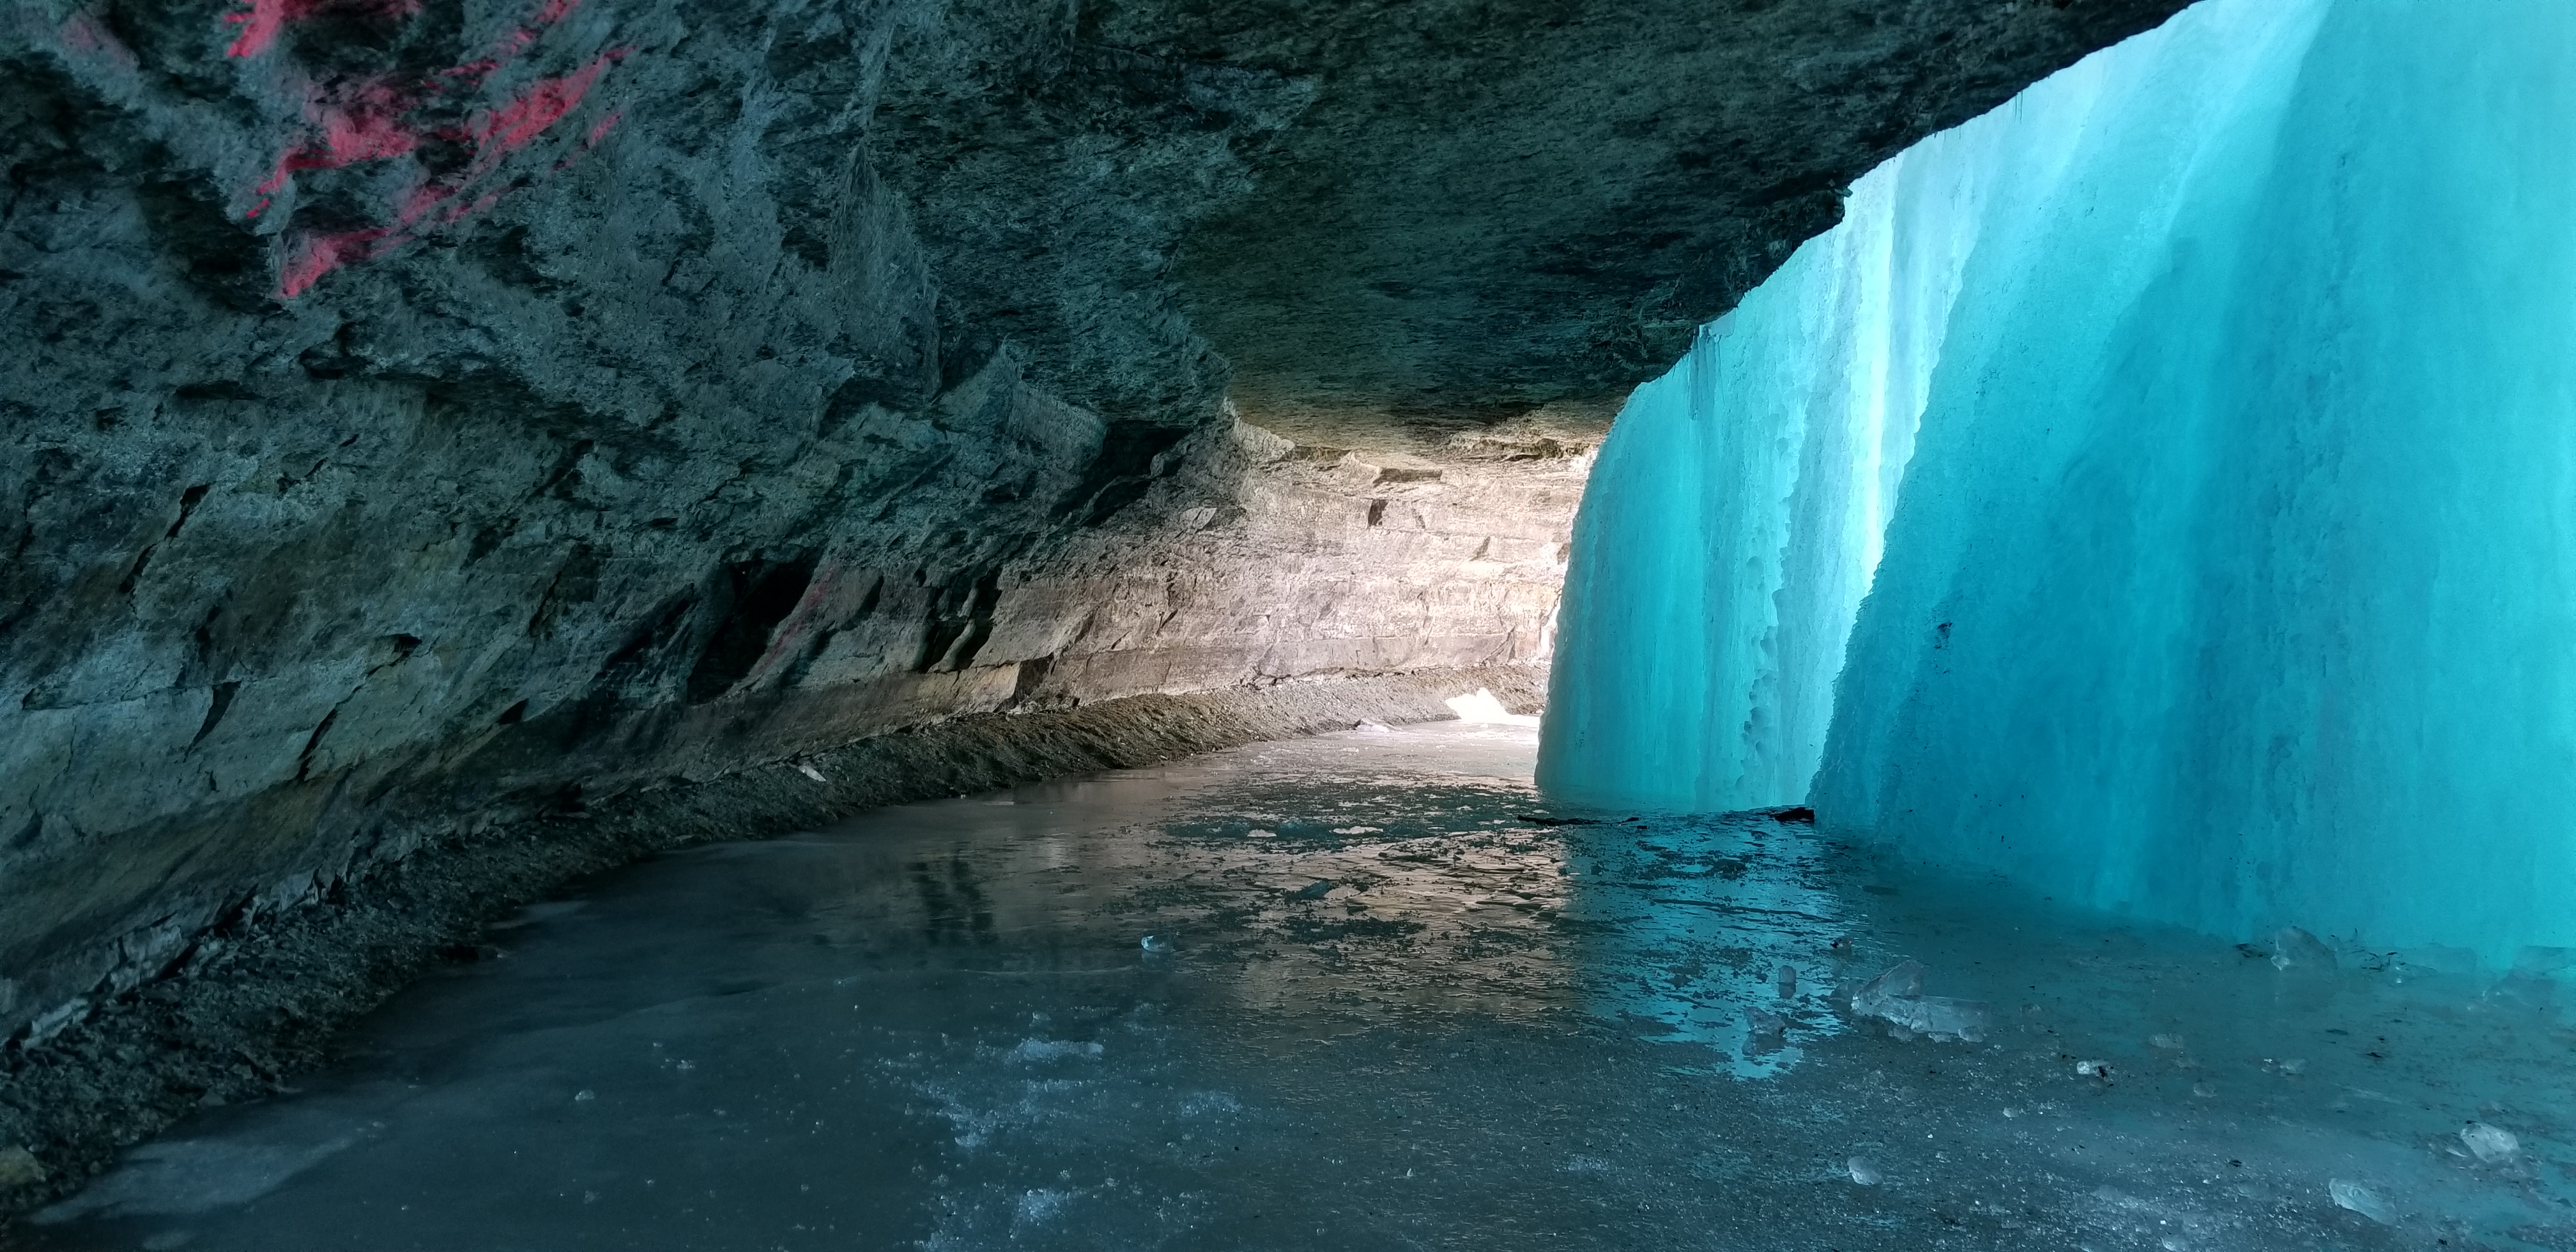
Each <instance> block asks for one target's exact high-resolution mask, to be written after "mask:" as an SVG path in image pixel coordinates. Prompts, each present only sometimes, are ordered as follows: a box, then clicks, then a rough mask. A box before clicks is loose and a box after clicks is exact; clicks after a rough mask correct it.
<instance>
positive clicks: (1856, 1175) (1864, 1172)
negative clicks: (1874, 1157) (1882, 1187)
mask: <svg viewBox="0 0 2576 1252" xmlns="http://www.w3.org/2000/svg"><path fill="white" fill-rule="evenodd" d="M1843 1168H1844V1169H1846V1170H1848V1171H1850V1173H1851V1180H1852V1181H1853V1182H1856V1183H1859V1184H1860V1185H1862V1186H1864V1187H1875V1186H1877V1185H1878V1184H1879V1183H1880V1182H1881V1181H1882V1180H1883V1179H1884V1178H1885V1175H1882V1174H1880V1173H1879V1172H1878V1166H1876V1165H1873V1164H1871V1163H1870V1160H1869V1158H1868V1157H1865V1156H1855V1157H1853V1158H1852V1159H1850V1160H1849V1161H1846V1162H1844V1163H1843Z"/></svg>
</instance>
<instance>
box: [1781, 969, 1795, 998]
mask: <svg viewBox="0 0 2576 1252" xmlns="http://www.w3.org/2000/svg"><path fill="white" fill-rule="evenodd" d="M1779 981H1780V998H1781V999H1783V1000H1786V999H1789V998H1791V997H1793V996H1795V995H1797V994H1798V967H1797V966H1795V965H1783V966H1781V967H1780V975H1779Z"/></svg>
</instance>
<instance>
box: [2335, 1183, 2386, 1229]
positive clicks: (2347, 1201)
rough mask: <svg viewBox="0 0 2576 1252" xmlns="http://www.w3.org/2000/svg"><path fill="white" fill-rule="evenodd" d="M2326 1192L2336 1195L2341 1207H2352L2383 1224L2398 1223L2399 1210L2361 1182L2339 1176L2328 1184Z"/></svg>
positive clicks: (2353, 1209) (2337, 1202)
mask: <svg viewBox="0 0 2576 1252" xmlns="http://www.w3.org/2000/svg"><path fill="white" fill-rule="evenodd" d="M2326 1194H2328V1195H2330V1196H2333V1197H2334V1202H2335V1204H2336V1206H2337V1207H2339V1208H2347V1209H2350V1210H2352V1211H2353V1212H2356V1213H2359V1214H2361V1215H2362V1216H2364V1217H2367V1218H2369V1219H2370V1220H2372V1221H2374V1222H2377V1223H2379V1224H2380V1225H2382V1226H2394V1225H2396V1224H2397V1210H2396V1208H2395V1207H2394V1206H2392V1205H2390V1204H2389V1203H2388V1198H2387V1197H2386V1196H2383V1195H2381V1194H2379V1193H2378V1192H2376V1191H2373V1190H2371V1189H2370V1188H2368V1187H2365V1186H2363V1185H2361V1184H2360V1183H2357V1182H2351V1181H2348V1180H2346V1179H2342V1178H2337V1179H2334V1180H2332V1181H2330V1182H2328V1183H2327V1184H2326Z"/></svg>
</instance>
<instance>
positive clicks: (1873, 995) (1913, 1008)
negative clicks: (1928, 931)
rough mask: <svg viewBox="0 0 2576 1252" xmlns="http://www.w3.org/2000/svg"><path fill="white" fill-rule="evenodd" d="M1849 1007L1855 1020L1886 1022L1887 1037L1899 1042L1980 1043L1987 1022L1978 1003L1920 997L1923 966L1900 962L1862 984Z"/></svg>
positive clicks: (1986, 1017)
mask: <svg viewBox="0 0 2576 1252" xmlns="http://www.w3.org/2000/svg"><path fill="white" fill-rule="evenodd" d="M1851 1007H1852V1012H1853V1013H1854V1014H1856V1015H1858V1016H1861V1017H1874V1018H1877V1019H1878V1020H1880V1021H1883V1022H1886V1023H1887V1024H1888V1027H1889V1030H1890V1033H1892V1034H1894V1035H1896V1037H1898V1038H1900V1039H1905V1038H1911V1037H1913V1036H1915V1035H1924V1036H1927V1037H1930V1038H1933V1039H1956V1040H1959V1041H1962V1042H1965V1043H1982V1042H1984V1041H1985V1038H1986V1027H1987V1025H1988V1022H1989V1020H1990V1015H1989V1014H1988V1013H1987V1011H1986V1006H1985V1005H1984V1004H1983V1003H1981V1002H1979V1001H1975V1000H1953V999H1950V998H1948V997H1946V996H1927V995H1925V994H1923V966H1922V963H1920V962H1918V961H1900V962H1898V963H1896V964H1895V965H1892V966H1889V967H1888V968H1887V969H1886V970H1885V971H1883V972H1881V973H1880V974H1879V976H1878V977H1876V978H1873V979H1870V980H1869V981H1868V982H1866V983H1864V984H1862V985H1861V988H1860V990H1858V991H1855V992H1853V993H1852V998H1851Z"/></svg>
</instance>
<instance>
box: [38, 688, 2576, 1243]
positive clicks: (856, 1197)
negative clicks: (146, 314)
mask: <svg viewBox="0 0 2576 1252" xmlns="http://www.w3.org/2000/svg"><path fill="white" fill-rule="evenodd" d="M1535 749H1536V744H1535V736H1534V735H1532V734H1531V733H1530V731H1529V730H1528V729H1527V728H1526V727H1516V726H1492V725H1474V724H1465V723H1459V722H1439V723H1432V724H1428V725H1423V726H1411V727H1399V728H1395V729H1392V730H1388V731H1385V732H1382V733H1356V732H1343V733H1339V734H1333V735H1327V736H1322V737H1318V738H1315V739H1311V740H1305V741H1300V742H1295V743H1273V744H1257V745H1251V746H1247V747H1244V748H1240V749H1236V750H1233V751H1229V752H1223V753H1217V754H1212V755H1210V756H1208V757H1204V758H1199V759H1196V760H1192V761H1187V762H1180V763H1176V764H1173V765H1169V766H1163V767H1157V768H1154V769H1148V770H1137V771H1129V772H1124V773H1119V774H1113V775H1109V776H1106V777H1102V778H1096V779H1089V780H1076V781H1070V782H1066V783H1061V784H1052V785H1047V786H1038V787H1029V788H1023V789H1021V790H1019V791H1016V792H1013V793H1010V794H1008V795H1005V796H976V797H964V798H957V799H951V800H944V801H939V802H934V803H929V804H921V805H912V806H905V807H902V808H896V809H888V810H882V811H879V812H874V813H869V814H865V815H862V816H860V817H857V818H855V819H853V820H851V821H850V822H848V823H847V824H845V825H843V826H841V827H839V828H837V829H834V830H828V831H818V832H813V833H811V834H807V835H803V836H799V837H796V838H792V839H782V840H775V841H770V842H765V843H757V844H736V845H720V846H710V847H704V848H698V849H693V850H687V851H683V852H679V853H675V854H673V855H669V856H666V857H662V858H658V859H656V860H654V861H651V862H648V863H645V864H641V865H637V866H633V867H630V868H627V869H624V870H620V871H617V872H615V873H612V874H609V875H606V876H603V877H602V878H600V879H597V880H594V881H592V882H589V883H586V884H582V885H581V887H580V890H579V892H578V894H577V895H576V896H575V898H573V899H568V900H562V901H556V902H552V903H551V904H550V905H548V906H544V907H540V908H536V909H531V910H529V911H528V912H526V913H525V914H523V915H521V916H520V917H518V918H515V919H512V921H513V922H514V923H515V924H510V925H508V926H507V927H506V928H505V929H499V930H497V931H496V932H495V933H493V934H492V935H490V936H489V937H488V938H489V940H490V943H491V945H492V946H494V947H496V948H497V949H498V955H497V956H493V957H491V958H489V959H482V960H477V961H474V962H471V963H469V964H462V965H456V966H451V967H447V968H446V969H444V970H443V971H442V972H440V973H439V974H436V975H434V976H432V977H431V978H429V979H428V980H426V981H424V982H423V983H421V984H420V985H417V986H415V987H413V988H411V989H409V990H408V991H406V992H404V993H403V994H402V995H401V996H400V997H398V998H397V1000H396V1001H395V1002H394V1003H393V1004H391V1005H389V1006H387V1008H386V1009H385V1010H384V1011H383V1012H381V1013H379V1014H378V1015H377V1016H376V1017H375V1018H374V1019H373V1020H371V1021H370V1022H368V1023H367V1024H366V1025H365V1026H364V1027H362V1028H361V1029H360V1030H359V1031H357V1032H356V1034H355V1035H354V1036H353V1037H351V1038H350V1039H348V1040H347V1041H346V1043H347V1045H348V1046H347V1048H346V1051H345V1056H346V1058H347V1059H346V1061H345V1063H344V1064H342V1065H340V1066H338V1067H336V1068H335V1069H333V1070H331V1071H328V1072H324V1073H318V1074H312V1075H307V1076H304V1077H300V1078H298V1079H297V1080H296V1086H297V1087H298V1088H300V1091H298V1092H296V1093H293V1094H282V1095H280V1096H279V1097H278V1098H276V1099H273V1100H269V1101H265V1102H258V1103H246V1104H236V1105H230V1106H225V1107H221V1108H214V1109H207V1110H202V1111H200V1112H199V1113H197V1114H196V1115H195V1116H193V1117H192V1118H190V1119H189V1120H188V1121H187V1122H186V1123H185V1124H183V1125H181V1126H178V1127H175V1128H173V1131H172V1133H171V1134H170V1135H169V1137H168V1138H167V1139H165V1140H163V1141H161V1142H159V1143H157V1144H146V1145H142V1146H140V1147H139V1148H137V1149H136V1150H135V1151H134V1152H132V1153H131V1154H130V1155H129V1156H128V1157H127V1158H126V1161H125V1163H124V1164H123V1166H122V1167H121V1168H120V1169H118V1170H117V1171H116V1172H114V1173H111V1174H109V1175H107V1176H106V1177H104V1178H102V1179H100V1180H98V1181H97V1182H95V1183H94V1184H93V1185H92V1186H91V1187H90V1189H89V1190H88V1191H86V1192H84V1193H82V1194H81V1195H78V1196H76V1197H74V1198H73V1199H71V1201H70V1202H69V1203H67V1204H65V1205H64V1206H63V1207H62V1208H61V1209H59V1210H57V1212H56V1214H55V1216H56V1217H57V1218H59V1220H55V1221H50V1222H47V1223H45V1224H41V1225H37V1226H33V1227H30V1228H28V1229H27V1230H25V1231H13V1232H12V1238H13V1240H16V1241H14V1242H12V1243H11V1244H10V1246H11V1248H12V1249H16V1248H19V1247H20V1246H22V1244H23V1246H24V1247H25V1248H26V1249H27V1250H28V1252H111V1250H113V1252H130V1250H131V1249H134V1248H137V1247H141V1248H147V1249H158V1248H174V1247H184V1248H185V1249H187V1252H273V1250H275V1249H299V1250H300V1249H307V1248H339V1247H363V1248H367V1249H378V1248H384V1249H402V1248H426V1249H439V1250H442V1252H444V1250H446V1249H517V1248H543V1249H549V1250H553V1249H603V1250H605V1249H615V1250H617V1252H639V1250H651V1252H658V1250H662V1249H668V1250H671V1252H683V1250H685V1252H775V1250H776V1249H782V1248H783V1249H788V1250H790V1252H845V1250H847V1249H888V1250H892V1249H920V1248H931V1249H940V1248H954V1249H963V1248H1003V1247H1008V1248H1014V1249H1042V1250H1047V1252H1110V1250H1113V1249H1114V1250H1116V1252H1133V1250H1137V1249H1184V1248H1228V1249H1234V1248H1241V1249H1277V1250H1279V1252H1291V1250H1296V1252H1304V1250H1307V1249H1315V1248H1405V1247H1426V1248H1432V1247H1450V1248H1465V1247H1473V1248H1476V1249H1480V1250H1481V1249H1501V1250H1507V1252H1516V1250H1520V1249H1530V1250H1533V1252H1534V1250H1537V1249H1545V1250H1546V1252H1629V1250H1632V1249H1637V1248H1728V1249H1733V1248H1761V1249H1766V1250H1767V1249H1784V1250H1790V1249H1794V1250H1798V1252H1824V1250H1826V1249H1839V1250H1840V1252H1916V1250H1917V1249H1925V1248H1962V1249H1965V1248H1975V1249H1989V1248H1992V1249H2015V1250H2018V1249H2025V1248H2027V1249H2034V1250H2037V1249H2048V1250H2054V1252H2062V1250H2063V1249H2067V1248H2076V1247H2094V1248H2142V1249H2153V1248H2158V1247H2176V1246H2180V1247H2188V1248H2192V1249H2196V1250H2201V1252H2269V1250H2271V1249H2277V1248H2316V1247H2329V1248H2335V1247H2342V1248H2398V1247H2406V1248H2419V1247H2420V1248H2434V1247H2437V1246H2447V1247H2452V1248H2460V1247H2491V1248H2506V1247H2563V1246H2568V1245H2569V1243H2570V1241H2571V1239H2576V1225H2571V1224H2570V1223H2569V1222H2568V1220H2567V1215H2568V1214H2569V1213H2570V1212H2576V1209H2571V1207H2570V1204H2571V1202H2576V1181H2571V1180H2576V1137H2572V1136H2571V1134H2570V1131H2569V1129H2568V1128H2569V1127H2571V1126H2576V1082H2570V1081H2569V1079H2570V1077H2571V1075H2576V1069H2571V1065H2570V1061H2569V1059H2568V1055H2567V1048H2566V1044H2565V1042H2564V1035H2563V1033H2562V1032H2563V1029H2564V1027H2565V1026H2566V1025H2567V1024H2568V1022H2569V1015H2568V1013H2567V1011H2566V1009H2565V1007H2564V1006H2561V1005H2559V1004H2557V1003H2556V1002H2555V998H2554V993H2555V991H2556V990H2557V986H2558V983H2557V981H2556V980H2555V979H2552V978H2549V977H2542V976H2538V975H2537V974H2535V975H2532V976H2529V977H2524V976H2516V977H2515V978H2509V979H2506V980H2503V981H2493V980H2487V979H2482V978H2478V977H2475V976H2473V975H2468V974H2463V973H2458V972H2450V971H2445V970H2440V969H2431V970H2421V971H2419V970H2417V969H2416V968H2415V967H2412V966H2409V965H2406V964H2405V963H2403V962H2399V961H2394V960H2388V959H2364V958H2361V957H2359V956H2355V958H2354V959H2349V960H2344V961H2342V962H2340V963H2339V964H2337V965H2334V966H2323V965H2307V964H2298V965H2293V966H2291V967H2289V968H2286V969H2284V968H2277V967H2275V966H2274V965H2273V964H2272V963H2271V962H2270V961H2268V960H2264V959H2262V957H2263V955H2264V954H2263V953H2262V952H2261V951H2255V952H2252V953H2248V952H2246V951H2242V950H2240V949H2238V948H2237V947H2236V946H2235V945H2233V944H2230V943H2226V942H2222V941H2217V940H2211V939H2207V938H2204V937H2199V936H2194V935H2191V934H2188V933H2186V932H2180V931H2173V930H2160V929H2155V928H2145V927H2138V926H2133V925H2128V924H2126V923H2115V924H2106V923H2105V919H2103V918H2102V917H2101V916H2099V915H2097V914H2090V913H2086V912H2083V911H2081V910H2073V909H2069V908H2067V907H2065V906H2063V905H2061V904H2058V903H2054V902H2046V901H2041V900H2039V899H2038V898H2037V897H2036V896H2035V895H2033V894H2030V893H2019V892H2015V891H2012V890H2010V889H2008V888H2003V887H1998V886H1996V885H1995V884H1994V883H1993V882H1991V881H1990V880H1984V879H1965V880H1962V879H1956V878H1943V877H1937V876H1931V875H1928V874H1925V873H1923V872H1921V871H1918V870H1915V869H1910V868H1908V867H1905V866H1902V865H1896V864H1890V863H1887V862H1885V861H1882V860H1878V859H1875V858H1872V857H1869V856H1865V855H1860V854H1857V853H1854V852H1853V851H1851V850H1849V849H1847V848H1838V847H1836V846H1835V845H1834V844H1833V843H1832V842H1831V841H1829V840H1828V839H1827V838H1825V837H1823V836H1820V835H1819V834H1818V833H1817V832H1816V831H1815V830H1813V829H1812V828H1810V827H1808V826H1806V825H1803V824H1800V823H1796V822H1782V821H1776V820H1772V819H1770V818H1767V817H1760V816H1754V815H1736V816H1731V817H1723V818H1708V817H1656V818H1648V819H1643V820H1638V821H1620V820H1611V821H1597V822H1589V823H1587V822H1583V821H1580V820H1569V815H1565V814H1561V813H1554V812H1550V811H1549V810H1547V809H1546V808H1544V807H1543V806H1542V802H1541V801H1540V800H1539V798H1538V797H1537V796H1535V795H1534V794H1533V793H1532V790H1531V788H1530V785H1529V765H1530V762H1531V759H1532V757H1533V756H1534V754H1535ZM1006 801H1007V802H1006ZM1317 882H1324V883H1329V884H1331V888H1330V889H1329V890H1328V891H1326V892H1325V893H1323V894H1322V895H1320V896H1306V895H1303V894H1302V892H1303V890H1304V889H1305V888H1307V887H1309V886H1311V885H1312V884H1314V883H1317ZM576 906H577V907H576ZM1147 935H1151V936H1155V937H1157V938H1158V939H1160V940H1161V941H1162V942H1161V943H1159V944H1158V945H1154V946H1150V947H1149V946H1146V945H1144V944H1143V943H1142V942H1141V940H1142V938H1143V937H1144V936H1147ZM1783 969H1787V970H1788V971H1790V972H1789V976H1787V977H1782V976H1781V971H1782V970H1783ZM1891 971H1892V973H1891ZM1882 975H1887V976H1883V977H1882ZM1926 991H1929V992H1933V993H1937V996H1938V997H1950V996H1956V997H1962V999H1958V1000H1944V999H1936V996H1928V995H1925V994H1924V992H1926ZM1976 1005H1982V1006H1984V1007H1983V1009H1982V1010H1978V1011H1975V1012H1973V1013H1971V1010H1972V1009H1974V1007H1975V1006H1976ZM1869 1010H1876V1011H1878V1013H1879V1014H1880V1015H1879V1016H1875V1017H1864V1016H1863V1015H1862V1013H1863V1012H1865V1011H1869ZM1971 1021H1973V1022H1974V1024H1975V1026H1976V1032H1975V1033H1976V1034H1978V1035H1980V1036H1982V1038H1981V1040H1980V1041H1978V1042H1973V1043H1971V1042H1967V1041H1966V1040H1964V1039H1961V1038H1954V1037H1950V1036H1955V1035H1966V1034H1968V1033H1969V1032H1968V1031H1967V1030H1965V1029H1962V1027H1964V1026H1966V1025H1967V1024H1969V1023H1970V1022H1971ZM1927 1036H1941V1037H1927ZM2077 1058H2086V1059H2087V1061H2088V1062H2089V1063H2088V1065H2086V1066H2085V1067H2084V1068H2082V1069H2081V1070H2079V1067H2078V1066H2077V1064H2076V1060H2077ZM2338 1186H2340V1187H2341V1188H2342V1190H2341V1192H2340V1193H2338V1191H2337V1190H2336V1188H2337V1187H2338ZM2365 1196H2366V1198H2365ZM2343 1199H2350V1200H2353V1201H2355V1202H2358V1203H2361V1204H2363V1205H2364V1206H2365V1207H2364V1208H2351V1207H2347V1206H2345V1205H2344V1204H2342V1203H2339V1200H2343ZM2383 1221H2389V1222H2392V1223H2393V1224H2389V1225H2382V1224H2381V1223H2382V1222H2383ZM21 1236H23V1238H21ZM2440 1240H2448V1243H2447V1244H2439V1243H2437V1241H2440Z"/></svg>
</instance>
